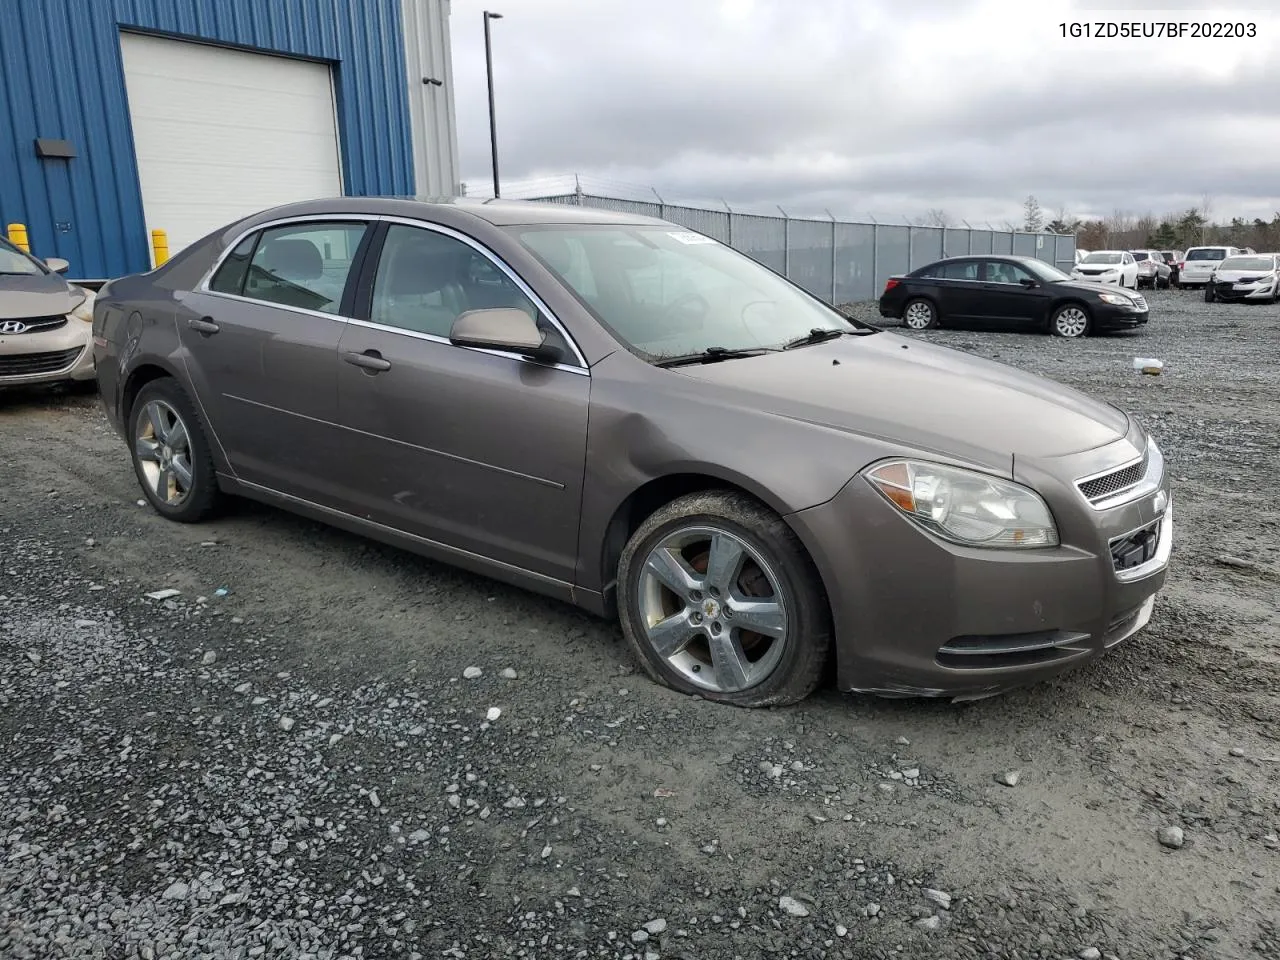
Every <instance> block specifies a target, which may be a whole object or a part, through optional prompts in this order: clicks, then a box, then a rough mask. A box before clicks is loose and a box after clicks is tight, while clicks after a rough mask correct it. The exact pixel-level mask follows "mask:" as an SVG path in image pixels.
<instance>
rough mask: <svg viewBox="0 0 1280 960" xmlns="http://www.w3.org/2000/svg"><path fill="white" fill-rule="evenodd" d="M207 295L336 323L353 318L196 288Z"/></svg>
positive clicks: (236, 294)
mask: <svg viewBox="0 0 1280 960" xmlns="http://www.w3.org/2000/svg"><path fill="white" fill-rule="evenodd" d="M195 292H196V293H203V294H204V295H205V296H208V297H221V298H222V299H223V300H235V301H236V302H237V303H251V304H253V305H254V306H255V307H271V308H273V309H276V310H288V311H289V312H290V313H300V314H302V315H303V316H306V317H319V318H320V319H321V320H333V321H335V322H337V323H350V322H351V321H352V320H353V319H354V318H353V317H348V316H345V315H344V314H341V313H325V312H324V311H323V310H308V309H307V308H306V307H295V306H293V305H291V304H288V303H275V302H273V301H271V300H258V299H255V298H254V297H245V296H241V295H240V294H238V293H223V292H222V291H221V290H196V291H195Z"/></svg>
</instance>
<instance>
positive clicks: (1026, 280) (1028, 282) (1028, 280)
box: [1018, 277, 1039, 288]
mask: <svg viewBox="0 0 1280 960" xmlns="http://www.w3.org/2000/svg"><path fill="white" fill-rule="evenodd" d="M1018 282H1019V283H1020V284H1022V285H1023V286H1024V287H1027V288H1031V287H1038V286H1039V284H1038V283H1036V281H1034V280H1032V279H1031V278H1030V277H1023V278H1022V279H1021V280H1019V281H1018Z"/></svg>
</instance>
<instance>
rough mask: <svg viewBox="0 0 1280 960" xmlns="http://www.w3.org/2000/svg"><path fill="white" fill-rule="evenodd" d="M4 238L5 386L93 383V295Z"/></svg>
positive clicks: (1, 321)
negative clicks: (70, 382)
mask: <svg viewBox="0 0 1280 960" xmlns="http://www.w3.org/2000/svg"><path fill="white" fill-rule="evenodd" d="M66 269H67V261H65V260H58V259H53V258H51V259H49V260H47V261H43V260H40V259H38V258H36V257H33V256H31V255H30V254H29V253H25V252H24V251H22V250H21V249H19V248H18V247H16V246H14V245H13V244H12V243H10V242H9V241H8V240H6V239H4V238H3V237H0V387H7V386H25V385H29V384H37V383H57V382H60V381H68V380H69V381H81V382H88V383H92V382H93V380H94V368H93V351H92V350H91V349H90V340H91V338H92V331H93V327H92V324H93V301H94V295H93V293H92V292H90V291H88V290H85V289H83V288H82V287H78V286H76V285H75V284H71V283H68V282H67V281H66V280H64V279H63V277H62V273H63V271H65V270H66Z"/></svg>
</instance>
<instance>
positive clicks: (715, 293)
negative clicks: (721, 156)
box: [513, 225, 855, 360]
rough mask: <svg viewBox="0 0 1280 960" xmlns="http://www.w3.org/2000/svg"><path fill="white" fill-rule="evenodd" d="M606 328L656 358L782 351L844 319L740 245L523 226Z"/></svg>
mask: <svg viewBox="0 0 1280 960" xmlns="http://www.w3.org/2000/svg"><path fill="white" fill-rule="evenodd" d="M513 232H516V233H517V236H518V237H519V239H520V242H521V243H523V244H524V245H525V247H527V248H528V249H529V250H531V251H532V252H533V253H534V254H535V255H536V256H537V257H538V259H539V260H541V261H542V262H543V263H544V264H545V265H546V266H547V268H548V269H549V270H551V272H552V273H554V274H555V275H556V276H557V277H558V278H559V279H560V280H561V281H562V282H563V283H564V284H565V286H566V287H568V288H569V289H570V290H571V291H572V292H573V293H574V294H576V296H577V298H578V299H579V300H580V301H581V302H582V304H583V306H585V307H586V308H587V309H588V310H590V311H591V312H592V314H594V315H595V317H596V319H597V320H599V321H600V322H601V323H602V324H603V325H604V326H605V327H607V328H608V329H609V330H611V331H613V333H614V334H615V335H616V336H617V337H618V338H619V339H621V340H623V341H624V342H625V343H627V344H628V345H629V346H631V347H632V348H634V349H635V350H636V351H638V352H639V353H641V354H643V355H645V356H646V357H647V358H649V359H653V360H658V359H662V358H668V357H683V356H688V355H691V354H699V353H702V352H703V351H705V350H708V349H710V348H713V347H715V348H721V347H722V348H724V349H725V350H730V351H737V350H752V349H761V348H766V349H775V348H781V347H782V346H783V345H784V344H787V343H789V342H791V341H793V340H796V339H798V338H800V337H804V336H806V335H808V334H810V333H811V332H812V331H814V330H839V331H849V330H852V329H855V327H854V326H853V325H852V324H851V323H850V321H848V320H847V319H846V318H845V317H844V316H842V315H841V314H839V313H837V312H836V311H835V310H833V309H831V308H830V307H828V306H827V305H826V304H824V303H822V302H821V301H820V300H818V299H816V298H814V297H811V296H809V295H808V294H806V293H804V292H803V291H801V290H799V289H798V288H796V287H794V286H792V285H791V284H790V283H788V282H787V281H786V280H783V279H782V278H781V277H779V276H778V275H777V274H775V273H772V272H771V271H769V270H768V269H766V268H765V267H762V266H761V265H760V264H758V263H756V262H755V261H754V260H752V259H751V258H749V257H747V256H745V255H744V254H741V253H738V252H737V251H736V250H734V249H732V248H731V247H727V246H725V245H724V244H722V243H719V242H717V241H715V240H712V239H711V238H709V237H704V236H702V235H701V234H698V233H691V232H688V231H684V230H680V229H678V228H676V227H649V226H634V227H633V226H623V225H619V226H606V227H582V226H578V225H573V226H564V225H557V226H537V227H531V226H521V227H518V228H513Z"/></svg>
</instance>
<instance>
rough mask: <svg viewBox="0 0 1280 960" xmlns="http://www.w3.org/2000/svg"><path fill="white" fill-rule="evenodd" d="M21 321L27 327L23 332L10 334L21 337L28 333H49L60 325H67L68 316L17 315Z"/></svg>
mask: <svg viewBox="0 0 1280 960" xmlns="http://www.w3.org/2000/svg"><path fill="white" fill-rule="evenodd" d="M14 319H16V320H17V321H18V322H19V323H21V324H23V325H24V326H25V327H26V329H25V330H23V331H22V333H15V334H10V336H15V337H20V336H25V335H26V334H28V333H48V332H49V331H50V330H57V329H58V328H59V327H65V326H66V325H67V318H66V317H62V316H59V317H15V318H14Z"/></svg>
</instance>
